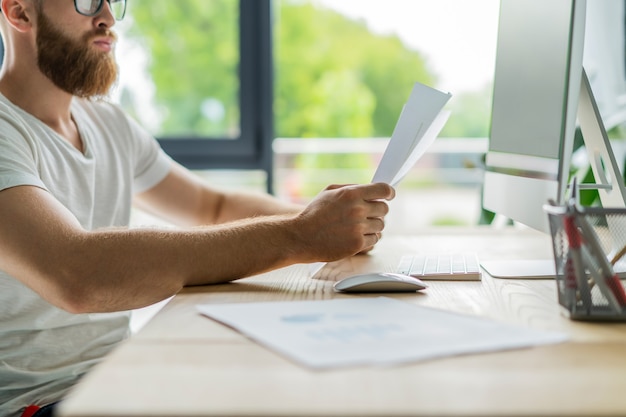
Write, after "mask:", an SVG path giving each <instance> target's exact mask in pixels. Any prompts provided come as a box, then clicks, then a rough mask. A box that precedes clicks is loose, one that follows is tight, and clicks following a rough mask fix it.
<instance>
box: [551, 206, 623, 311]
mask: <svg viewBox="0 0 626 417" xmlns="http://www.w3.org/2000/svg"><path fill="white" fill-rule="evenodd" d="M544 210H545V211H546V213H547V214H548V220H549V224H550V232H551V235H552V244H553V249H554V262H555V267H556V283H557V291H558V300H559V304H560V305H561V306H562V307H563V310H564V312H565V313H566V315H567V316H569V317H570V318H571V319H574V320H592V321H593V320H595V321H626V291H625V290H624V285H623V283H622V281H621V279H620V278H622V277H624V278H626V256H625V253H626V209H618V208H615V209H611V208H607V209H604V208H579V207H577V206H576V205H575V204H570V205H565V206H556V205H545V206H544Z"/></svg>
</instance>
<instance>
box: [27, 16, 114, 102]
mask: <svg viewBox="0 0 626 417" xmlns="http://www.w3.org/2000/svg"><path fill="white" fill-rule="evenodd" d="M37 23H38V24H37V48H38V56H37V64H38V66H39V69H40V70H41V72H42V73H43V74H44V75H46V76H47V77H48V78H49V79H50V80H51V81H52V82H53V83H54V84H55V85H56V86H57V87H59V88H60V89H61V90H63V91H65V92H67V93H70V94H72V95H74V96H77V97H83V98H91V97H102V96H105V95H106V94H107V93H108V92H109V89H110V88H111V86H112V85H113V83H115V81H116V79H117V65H116V63H115V59H114V57H113V55H112V54H111V53H105V52H98V51H94V50H91V49H90V46H89V44H90V41H91V40H92V39H93V38H94V37H95V36H105V35H106V36H109V37H112V38H113V39H114V40H115V34H114V33H113V32H111V31H109V30H107V29H100V28H99V29H97V30H96V31H95V32H92V33H88V34H85V35H84V36H83V37H82V38H81V39H79V40H73V39H71V38H70V37H68V36H66V35H65V34H64V33H63V32H62V31H61V30H59V29H58V28H56V27H55V26H54V24H53V23H52V22H51V21H50V19H48V18H47V17H46V16H45V15H44V14H43V13H42V12H40V13H38V16H37Z"/></svg>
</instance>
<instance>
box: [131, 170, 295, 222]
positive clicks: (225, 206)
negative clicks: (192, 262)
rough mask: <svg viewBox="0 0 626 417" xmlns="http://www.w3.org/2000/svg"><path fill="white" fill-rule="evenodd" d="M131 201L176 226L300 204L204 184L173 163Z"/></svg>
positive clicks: (287, 210) (284, 211) (272, 211)
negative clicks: (159, 178) (165, 173)
mask: <svg viewBox="0 0 626 417" xmlns="http://www.w3.org/2000/svg"><path fill="white" fill-rule="evenodd" d="M135 205H136V206H137V207H138V208H140V209H142V210H144V211H146V212H148V213H150V214H153V215H155V216H157V217H159V218H162V219H165V220H168V221H169V222H171V223H172V224H176V225H179V226H200V225H209V224H219V223H224V222H229V221H233V220H238V219H244V218H249V217H254V216H263V215H274V214H289V213H291V214H295V213H298V212H300V211H301V210H302V209H303V207H301V206H299V205H296V204H290V203H287V202H283V201H280V200H278V199H277V198H274V197H272V196H269V195H265V194H261V193H242V192H227V191H222V190H218V189H214V188H210V187H209V186H207V185H206V184H205V183H204V182H203V181H202V180H201V179H200V178H199V177H197V176H195V175H194V174H192V173H191V172H189V171H188V170H186V169H185V168H183V167H181V166H180V165H178V164H177V163H174V164H173V166H172V170H171V172H170V173H169V174H168V175H167V176H166V177H165V179H164V180H163V181H161V182H160V183H159V184H157V185H156V186H155V187H153V188H151V189H150V190H148V191H146V192H144V193H142V194H140V195H138V196H137V197H136V198H135Z"/></svg>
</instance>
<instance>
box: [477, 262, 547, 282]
mask: <svg viewBox="0 0 626 417" xmlns="http://www.w3.org/2000/svg"><path fill="white" fill-rule="evenodd" d="M480 266H481V267H482V268H483V269H484V270H485V272H487V273H488V274H489V275H491V276H492V277H494V278H509V279H554V278H555V276H556V269H555V267H554V259H508V260H505V261H499V260H492V261H481V262H480Z"/></svg>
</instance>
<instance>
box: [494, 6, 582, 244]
mask: <svg viewBox="0 0 626 417" xmlns="http://www.w3.org/2000/svg"><path fill="white" fill-rule="evenodd" d="M585 14H586V4H585V1H584V0H550V1H545V0H502V1H501V5H500V20H499V25H498V43H497V49H496V66H495V79H494V88H493V107H492V120H491V131H490V137H489V151H488V153H487V157H486V170H485V178H484V190H483V205H484V207H485V208H486V209H488V210H491V211H493V212H495V213H498V214H501V215H504V216H505V217H507V218H510V219H512V220H515V221H518V222H521V223H523V224H526V225H528V226H531V227H533V228H536V229H538V230H541V231H545V232H548V231H549V228H548V221H547V215H546V214H545V213H544V211H543V205H544V204H545V203H546V202H547V201H548V200H549V199H553V200H555V201H557V202H561V201H562V200H563V198H564V196H565V192H566V189H567V182H568V176H569V165H570V159H571V153H572V149H573V143H574V134H575V131H576V113H577V109H578V97H579V91H580V83H581V75H582V64H583V45H584V34H585Z"/></svg>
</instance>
